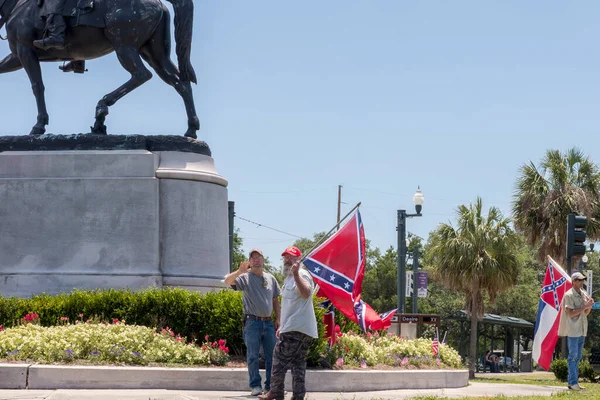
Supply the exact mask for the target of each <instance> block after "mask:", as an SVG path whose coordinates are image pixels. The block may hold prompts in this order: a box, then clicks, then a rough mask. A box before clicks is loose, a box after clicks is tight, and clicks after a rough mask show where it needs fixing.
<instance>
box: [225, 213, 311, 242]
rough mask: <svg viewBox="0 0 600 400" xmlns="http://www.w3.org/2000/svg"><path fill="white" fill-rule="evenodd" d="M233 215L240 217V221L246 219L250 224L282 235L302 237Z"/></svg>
mask: <svg viewBox="0 0 600 400" xmlns="http://www.w3.org/2000/svg"><path fill="white" fill-rule="evenodd" d="M235 217H236V218H239V219H241V220H242V221H246V222H249V223H251V224H254V225H256V226H257V227H263V228H267V229H270V230H272V231H275V232H279V233H283V234H284V235H288V236H292V237H295V238H298V239H302V236H298V235H294V234H293V233H288V232H284V231H282V230H279V229H276V228H271V227H270V226H266V225H263V224H259V223H258V222H254V221H250V220H249V219H246V218H242V217H238V216H237V215H236V216H235Z"/></svg>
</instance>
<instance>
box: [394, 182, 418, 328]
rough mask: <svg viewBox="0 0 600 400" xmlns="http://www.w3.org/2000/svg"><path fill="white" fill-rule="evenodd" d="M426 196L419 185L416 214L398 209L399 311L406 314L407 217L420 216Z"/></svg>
mask: <svg viewBox="0 0 600 400" xmlns="http://www.w3.org/2000/svg"><path fill="white" fill-rule="evenodd" d="M424 200H425V198H424V197H423V193H421V188H420V187H419V188H418V189H417V191H416V192H415V194H414V196H413V202H414V203H415V210H416V211H417V213H416V214H407V213H406V210H398V217H397V219H398V220H397V227H396V230H397V231H398V293H397V295H398V311H397V312H399V313H400V314H404V312H405V311H406V252H407V251H406V247H407V246H406V218H410V217H420V216H421V209H422V208H423V202H424ZM413 279H414V277H413ZM400 323H401V321H400V320H398V335H399V334H400Z"/></svg>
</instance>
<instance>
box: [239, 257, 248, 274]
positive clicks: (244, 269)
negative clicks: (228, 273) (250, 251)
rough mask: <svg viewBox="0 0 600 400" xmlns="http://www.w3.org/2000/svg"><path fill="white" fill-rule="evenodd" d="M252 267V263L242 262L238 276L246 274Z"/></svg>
mask: <svg viewBox="0 0 600 400" xmlns="http://www.w3.org/2000/svg"><path fill="white" fill-rule="evenodd" d="M249 267H250V261H247V260H246V261H242V262H241V263H240V267H239V268H238V274H245V273H246V272H248V268H249Z"/></svg>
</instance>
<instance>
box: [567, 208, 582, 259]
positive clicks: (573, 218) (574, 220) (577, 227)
mask: <svg viewBox="0 0 600 400" xmlns="http://www.w3.org/2000/svg"><path fill="white" fill-rule="evenodd" d="M586 225H587V218H586V217H584V216H581V215H575V214H569V217H568V220H567V259H570V258H572V257H574V256H582V255H584V254H585V244H584V242H585V236H586V235H585V231H584V230H583V229H584V228H585V226H586Z"/></svg>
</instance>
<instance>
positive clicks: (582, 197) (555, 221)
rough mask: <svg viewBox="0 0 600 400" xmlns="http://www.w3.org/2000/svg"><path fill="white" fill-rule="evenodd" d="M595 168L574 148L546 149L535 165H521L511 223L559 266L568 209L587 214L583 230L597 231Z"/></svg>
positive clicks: (599, 207) (598, 176)
mask: <svg viewBox="0 0 600 400" xmlns="http://www.w3.org/2000/svg"><path fill="white" fill-rule="evenodd" d="M599 192H600V172H599V169H598V166H597V165H596V164H594V163H593V162H592V161H591V160H590V158H589V157H586V156H585V155H584V154H583V152H581V151H580V150H578V149H576V148H572V149H569V150H567V151H566V152H565V153H564V154H561V153H560V151H559V150H549V151H547V152H546V155H545V156H544V158H543V160H542V162H541V164H540V166H539V167H536V166H535V164H534V163H533V162H531V161H530V162H529V163H528V164H525V165H523V166H522V167H521V168H520V172H519V176H518V178H517V183H516V192H515V195H514V201H513V206H512V212H513V219H514V225H515V228H516V230H517V231H518V232H521V233H522V234H523V235H524V236H525V238H526V239H527V241H528V242H529V244H530V245H531V246H533V247H535V248H537V249H538V258H539V259H540V261H542V262H545V260H546V255H550V256H551V257H552V258H555V259H556V260H557V261H558V262H559V263H561V264H562V265H563V266H564V263H565V258H566V254H565V253H566V224H567V216H568V214H571V213H576V214H579V215H585V216H586V217H588V225H587V228H586V232H587V233H588V236H589V237H590V238H592V239H598V234H599V233H600V222H599V221H598V217H599V216H600V194H599Z"/></svg>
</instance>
